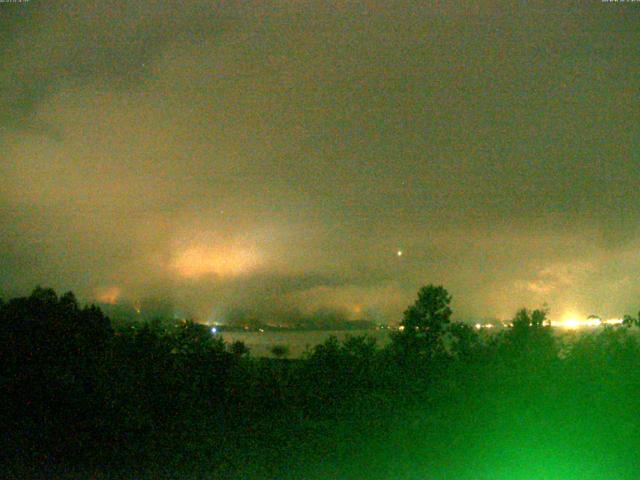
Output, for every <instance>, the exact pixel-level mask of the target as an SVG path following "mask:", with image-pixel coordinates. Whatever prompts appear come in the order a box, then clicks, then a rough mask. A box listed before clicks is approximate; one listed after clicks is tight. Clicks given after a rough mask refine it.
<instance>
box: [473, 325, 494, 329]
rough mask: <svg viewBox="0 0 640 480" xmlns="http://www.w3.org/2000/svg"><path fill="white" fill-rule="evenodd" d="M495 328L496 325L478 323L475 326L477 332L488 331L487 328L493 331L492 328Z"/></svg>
mask: <svg viewBox="0 0 640 480" xmlns="http://www.w3.org/2000/svg"><path fill="white" fill-rule="evenodd" d="M494 326H495V325H494V324H493V323H476V324H475V325H474V328H475V329H476V330H483V329H486V328H488V329H491V328H493V327H494Z"/></svg>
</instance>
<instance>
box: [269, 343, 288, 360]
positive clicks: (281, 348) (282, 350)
mask: <svg viewBox="0 0 640 480" xmlns="http://www.w3.org/2000/svg"><path fill="white" fill-rule="evenodd" d="M271 354H272V355H273V356H274V357H276V358H286V357H288V356H289V347H287V346H286V345H274V346H273V347H271Z"/></svg>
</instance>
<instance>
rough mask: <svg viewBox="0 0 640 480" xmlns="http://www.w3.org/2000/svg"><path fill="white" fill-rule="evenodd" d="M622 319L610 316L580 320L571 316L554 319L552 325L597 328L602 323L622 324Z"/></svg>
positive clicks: (569, 327) (572, 328)
mask: <svg viewBox="0 0 640 480" xmlns="http://www.w3.org/2000/svg"><path fill="white" fill-rule="evenodd" d="M622 321H623V320H622V318H609V319H607V320H601V319H599V318H596V317H591V318H587V319H586V320H580V319H578V318H575V317H571V318H566V319H564V320H552V321H551V322H550V323H551V326H552V327H556V328H564V329H567V330H575V329H578V328H595V327H599V326H601V325H621V324H622Z"/></svg>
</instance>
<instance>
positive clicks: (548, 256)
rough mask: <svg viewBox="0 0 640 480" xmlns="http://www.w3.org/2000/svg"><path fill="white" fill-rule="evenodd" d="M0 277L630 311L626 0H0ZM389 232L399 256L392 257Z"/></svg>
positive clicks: (638, 212)
mask: <svg viewBox="0 0 640 480" xmlns="http://www.w3.org/2000/svg"><path fill="white" fill-rule="evenodd" d="M0 22H1V23H0V179H1V182H0V295H1V296H4V297H5V298H7V297H8V296H10V295H14V294H26V293H28V292H29V291H30V290H31V289H32V288H33V287H34V286H35V285H37V284H40V285H43V286H51V287H54V288H56V289H57V290H59V291H65V290H73V291H74V292H76V293H77V295H78V296H79V298H80V299H81V300H83V301H102V302H116V301H117V302H137V301H140V300H141V299H144V298H147V297H161V298H164V299H168V300H169V301H171V302H173V303H174V305H175V306H176V308H178V309H180V310H182V311H184V312H188V313H189V314H191V315H195V316H196V318H198V319H202V320H220V319H223V318H224V316H225V314H226V313H228V312H230V311H234V310H237V309H244V310H247V309H248V310H254V311H259V312H262V313H263V314H264V315H267V316H268V315H279V314H280V313H282V312H288V311H291V310H296V309H297V310H301V311H304V312H313V311H315V310H317V309H327V308H328V309H338V310H342V311H344V312H345V314H346V315H347V316H349V317H350V318H357V317H362V316H365V317H373V318H376V319H385V320H386V321H389V322H396V321H398V320H400V318H401V314H402V311H403V309H404V308H405V307H406V305H407V304H409V303H410V302H412V300H413V299H414V297H415V292H416V291H417V289H418V288H419V287H420V286H422V285H425V284H428V283H434V284H442V285H444V286H445V287H446V288H447V289H448V290H449V291H450V292H451V293H452V295H453V309H454V311H455V316H456V318H458V319H472V318H483V317H497V318H508V317H510V316H512V315H513V313H514V312H515V311H516V309H517V308H519V307H521V306H528V307H539V306H541V305H543V304H544V303H546V304H548V307H549V309H550V316H551V318H562V317H563V316H567V315H582V316H586V315H588V314H599V315H602V316H603V317H614V316H622V315H623V314H624V313H635V312H637V310H638V309H640V281H639V280H640V276H639V273H640V228H639V227H640V196H639V194H640V168H639V167H640V131H639V130H640V102H639V100H640V3H631V2H628V3H602V2H601V1H600V0H581V1H579V2H570V1H553V2H494V1H473V2H471V1H469V2H466V1H456V2H430V1H425V2H410V1H404V2H393V1H379V2H378V1H367V2H362V3H352V2H342V1H339V2H325V1H317V2H308V1H279V2H274V3H270V2H263V1H259V2H258V1H256V2H242V3H240V2H224V3H223V2H211V1H198V0H193V1H188V2H179V3H178V4H174V3H173V2H156V1H136V2H122V1H112V0H101V1H82V2H76V1H70V0H65V1H63V2H55V3H54V2H51V3H46V2H39V1H37V0H30V1H28V2H26V3H0ZM400 253H401V254H400Z"/></svg>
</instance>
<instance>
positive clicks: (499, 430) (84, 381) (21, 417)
mask: <svg viewBox="0 0 640 480" xmlns="http://www.w3.org/2000/svg"><path fill="white" fill-rule="evenodd" d="M451 302H452V298H451V296H450V295H449V293H448V292H447V291H446V290H445V289H444V288H443V287H439V286H433V285H429V286H426V287H423V288H422V289H421V290H420V291H419V292H418V296H417V299H416V301H415V303H414V304H412V305H411V306H409V308H408V309H407V310H406V311H405V313H404V316H403V319H402V322H401V329H400V330H398V331H397V332H394V333H393V334H392V337H391V342H390V343H389V345H388V346H385V347H384V348H381V347H379V346H378V345H377V344H376V342H375V340H374V339H373V338H371V337H366V336H359V337H348V338H347V339H346V340H344V341H342V342H341V341H338V339H337V338H335V337H331V338H329V339H328V340H327V341H326V342H324V343H323V344H321V345H317V346H315V347H314V348H313V349H311V350H310V351H309V352H308V353H307V355H306V356H305V357H304V358H302V359H289V358H288V351H287V349H286V346H277V351H276V349H275V348H274V352H273V353H274V356H275V358H254V357H252V356H251V354H250V352H249V351H248V349H247V348H246V346H245V345H244V344H242V343H241V342H236V343H234V344H231V345H228V344H225V343H224V342H223V341H222V339H221V338H220V337H218V336H215V335H212V334H211V332H210V331H209V329H208V328H207V327H205V326H203V325H199V324H197V323H193V322H178V323H167V322H150V323H145V324H137V325H136V324H132V325H128V326H121V327H119V328H113V326H112V325H111V322H110V321H109V319H108V318H107V317H105V316H104V315H103V314H102V312H101V311H100V310H99V309H98V308H96V307H93V306H88V307H81V306H80V305H79V304H78V302H77V300H76V299H75V297H74V296H73V294H71V293H67V294H64V295H62V296H58V295H56V293H55V292H54V291H53V290H50V289H42V288H37V289H36V290H34V292H33V293H32V294H31V295H30V296H29V297H24V298H15V299H11V300H8V301H7V302H0V388H1V391H0V393H1V395H2V397H1V402H2V408H1V409H0V421H1V423H2V426H3V428H2V442H3V445H2V448H1V449H0V455H1V456H2V457H1V458H2V465H0V467H2V472H3V478H4V477H6V478H126V479H133V478H229V479H236V478H238V479H240V478H247V479H271V478H279V479H298V478H305V479H315V478H317V479H323V478H349V479H360V478H363V479H364V478H366V479H387V478H432V477H433V478H441V477H443V478H444V477H447V478H461V479H465V478H487V479H489V478H503V477H505V476H507V477H509V478H560V477H562V478H587V479H588V478H625V479H626V478H635V477H633V475H634V474H635V473H634V466H635V465H637V464H638V460H640V456H638V454H637V453H636V450H637V449H636V448H635V447H634V445H637V444H640V418H638V416H637V414H636V412H637V411H638V407H639V406H640V368H638V367H640V365H639V364H640V344H639V343H638V340H637V337H636V334H635V333H634V329H633V328H631V327H633V326H634V325H635V323H636V322H635V320H634V319H633V318H632V317H629V318H631V320H628V321H627V322H625V326H622V327H603V328H601V329H599V330H597V331H594V332H593V333H589V334H585V335H583V336H580V337H574V338H567V337H566V336H562V335H558V334H557V333H554V332H553V331H552V329H551V327H550V326H549V322H547V318H546V315H547V313H546V311H544V310H533V311H530V310H527V309H522V310H520V311H518V312H517V313H516V315H515V316H514V319H513V326H512V328H509V329H507V330H505V331H503V332H501V333H497V334H492V335H485V334H480V333H478V332H477V331H476V330H474V329H473V328H471V327H470V326H469V325H467V324H464V323H458V322H454V321H452V309H451ZM567 445H571V446H572V448H573V449H574V451H573V453H571V454H569V453H566V454H563V452H567ZM390 452H392V453H390ZM505 452H506V453H505ZM505 456H506V457H508V458H510V460H509V461H508V462H506V463H505V460H504V457H505ZM603 456H604V458H606V459H607V461H601V463H598V462H599V461H600V460H598V459H601V458H603ZM541 459H543V460H541ZM509 462H511V463H509ZM505 465H507V466H505ZM508 465H512V467H508ZM513 465H523V466H526V468H525V467H523V468H525V470H522V471H519V470H518V468H516V467H513ZM509 468H511V470H509ZM526 469H529V470H526ZM612 469H614V470H615V473H616V475H615V476H606V477H603V476H602V475H607V474H610V473H611V471H612ZM563 472H564V473H563ZM576 472H578V473H576ZM594 472H595V473H594ZM590 475H591V476H590Z"/></svg>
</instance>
